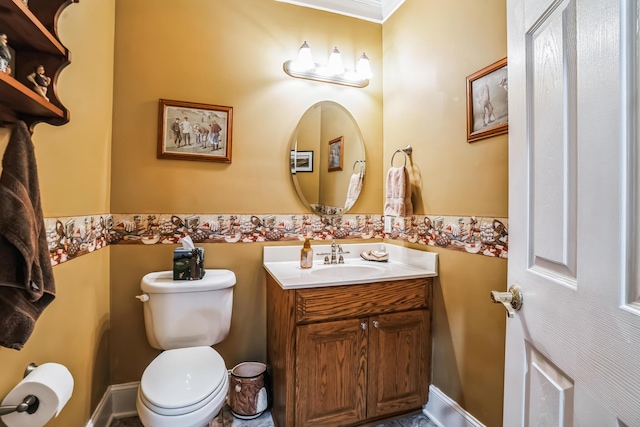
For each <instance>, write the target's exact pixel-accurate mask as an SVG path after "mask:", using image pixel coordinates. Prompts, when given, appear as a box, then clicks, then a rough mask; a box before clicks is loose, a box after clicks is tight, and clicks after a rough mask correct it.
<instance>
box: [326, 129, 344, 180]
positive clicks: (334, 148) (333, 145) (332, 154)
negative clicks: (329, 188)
mask: <svg viewBox="0 0 640 427" xmlns="http://www.w3.org/2000/svg"><path fill="white" fill-rule="evenodd" d="M343 162H344V137H343V136H341V137H339V138H336V139H332V140H331V141H329V172H333V171H341V170H342V166H343Z"/></svg>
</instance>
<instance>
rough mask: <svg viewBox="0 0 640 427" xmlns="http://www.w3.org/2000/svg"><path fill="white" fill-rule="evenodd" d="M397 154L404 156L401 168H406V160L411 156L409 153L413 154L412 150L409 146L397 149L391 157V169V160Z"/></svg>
mask: <svg viewBox="0 0 640 427" xmlns="http://www.w3.org/2000/svg"><path fill="white" fill-rule="evenodd" d="M398 153H402V154H404V165H402V167H406V166H407V158H408V157H409V156H410V155H411V153H413V148H412V147H411V146H410V145H407V146H406V147H404V148H398V149H397V150H396V151H395V152H394V153H393V155H392V156H391V167H393V158H394V157H395V156H396V154H398Z"/></svg>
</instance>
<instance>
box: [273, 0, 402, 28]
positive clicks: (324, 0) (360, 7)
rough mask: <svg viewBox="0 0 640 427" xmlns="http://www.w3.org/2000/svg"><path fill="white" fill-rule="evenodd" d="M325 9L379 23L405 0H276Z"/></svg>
mask: <svg viewBox="0 0 640 427" xmlns="http://www.w3.org/2000/svg"><path fill="white" fill-rule="evenodd" d="M276 1H279V2H281V3H289V4H294V5H297V6H302V7H310V8H312V9H318V10H324V11H326V12H331V13H337V14H340V15H345V16H350V17H352V18H357V19H363V20H365V21H370V22H375V23H378V24H381V23H383V22H384V21H386V20H387V18H389V17H390V16H391V15H392V14H393V13H394V12H395V11H396V10H397V9H398V7H400V5H402V3H404V1H405V0H276Z"/></svg>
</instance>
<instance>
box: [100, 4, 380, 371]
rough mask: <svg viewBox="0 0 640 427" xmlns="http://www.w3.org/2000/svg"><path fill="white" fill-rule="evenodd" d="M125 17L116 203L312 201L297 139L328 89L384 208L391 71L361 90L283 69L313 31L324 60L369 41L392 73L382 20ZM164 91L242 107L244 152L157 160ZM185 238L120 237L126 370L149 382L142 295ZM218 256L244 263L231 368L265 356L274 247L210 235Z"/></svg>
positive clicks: (163, 8) (237, 123)
mask: <svg viewBox="0 0 640 427" xmlns="http://www.w3.org/2000/svg"><path fill="white" fill-rule="evenodd" d="M116 23H117V24H116V41H115V46H116V47H115V55H116V63H115V87H114V122H113V152H112V165H113V171H114V173H113V175H112V193H111V196H112V197H111V212H114V213H162V212H171V213H221V214H224V213H236V214H242V213H274V214H277V213H302V212H305V208H304V206H303V205H302V204H301V203H300V202H299V201H298V199H297V197H296V196H295V192H294V190H293V186H292V184H291V178H290V177H289V150H290V146H289V141H290V137H291V134H292V133H293V131H294V130H295V128H296V125H297V122H298V120H299V118H300V117H302V115H303V113H304V112H305V111H306V110H307V109H308V108H309V107H310V106H312V105H313V104H315V103H317V102H319V101H322V100H332V101H335V102H338V103H340V104H342V105H343V106H345V107H346V108H347V109H348V110H349V111H350V112H351V114H352V115H353V116H354V118H355V119H356V121H357V122H358V124H359V125H360V127H361V129H362V132H363V137H364V140H365V142H366V144H367V156H369V158H368V159H367V160H368V161H369V160H370V161H371V165H372V166H371V168H368V172H369V173H370V175H371V176H372V177H373V178H372V179H371V180H369V181H367V183H366V186H367V188H368V191H367V194H365V195H364V196H363V200H362V201H360V200H359V201H358V205H357V208H358V209H359V210H360V212H377V211H379V210H380V207H381V206H382V190H381V180H380V179H379V178H380V177H381V174H382V172H381V163H382V160H381V152H382V81H381V79H380V78H379V77H378V78H377V79H374V80H373V81H372V83H371V84H370V85H369V86H368V87H367V88H365V89H356V88H347V87H344V86H339V85H331V84H326V83H318V82H311V81H307V80H301V79H294V78H291V77H289V76H288V75H286V74H285V73H284V71H283V70H282V64H283V63H284V62H285V61H287V60H289V59H291V58H295V56H296V55H297V51H298V48H299V47H300V45H301V44H302V42H303V41H305V40H306V41H307V42H308V43H309V45H310V46H311V49H312V52H313V54H314V56H315V58H316V62H325V61H326V59H327V58H328V54H329V52H330V50H331V49H332V48H333V46H336V45H337V46H339V48H340V50H341V52H342V54H343V57H344V59H345V62H346V64H345V65H346V66H347V67H349V68H353V66H354V63H355V59H356V58H357V56H358V55H359V54H361V51H366V52H367V55H368V56H369V57H370V58H371V61H372V64H373V72H374V73H375V74H376V75H378V76H380V75H381V74H382V58H381V56H382V54H381V46H382V39H381V37H382V28H381V26H380V25H377V24H373V23H370V22H365V21H362V20H356V19H353V18H348V17H343V16H338V15H335V14H330V13H327V12H322V11H317V10H313V9H308V8H301V7H298V6H293V5H289V4H283V3H279V2H275V1H264V0H242V1H237V0H216V1H213V2H204V1H196V0H183V1H181V2H180V3H179V4H178V3H176V2H175V1H169V0H136V1H119V2H117V6H116ZM349 61H351V63H349ZM159 98H165V99H173V100H181V101H190V102H202V103H208V104H216V105H224V106H231V107H233V109H234V110H233V114H234V117H233V159H232V163H231V164H221V163H209V162H193V161H181V160H180V161H177V160H158V159H157V158H156V145H157V134H156V129H157V120H158V99H159ZM320 167H322V166H320ZM342 203H344V200H343V201H342ZM172 249H173V248H172V247H152V248H151V247H147V246H130V247H122V246H114V247H113V248H111V252H112V263H111V267H112V268H111V277H112V302H111V307H112V313H111V314H112V319H113V324H112V339H113V341H112V347H113V352H112V363H113V371H112V380H113V382H114V383H120V382H126V381H138V380H139V379H140V376H141V374H142V370H143V368H144V366H146V364H147V363H148V362H149V361H150V360H151V358H152V356H153V355H154V354H157V351H155V350H153V349H152V348H151V347H150V346H149V344H148V343H147V341H146V338H145V337H144V324H143V318H142V307H141V306H140V304H139V303H137V301H136V300H135V299H133V297H134V296H135V295H136V294H137V293H138V292H139V284H140V279H141V278H142V276H143V275H144V274H145V273H147V272H150V271H153V270H159V269H170V268H171V267H172V255H171V250H172ZM205 266H206V267H214V266H215V267H224V268H228V269H230V270H232V271H234V272H235V273H236V274H237V276H238V283H237V285H236V288H235V299H234V311H233V318H232V319H233V325H232V329H231V332H230V334H229V337H228V338H227V339H226V340H225V341H224V342H223V343H221V344H220V345H217V346H216V348H217V349H218V350H220V352H221V353H222V355H223V357H224V358H225V361H226V363H227V365H228V367H229V368H230V367H232V366H233V364H235V363H237V362H240V361H244V360H251V359H256V360H262V361H264V360H265V359H266V336H265V334H266V331H265V327H264V325H265V319H266V314H265V310H266V308H265V298H264V293H263V289H264V284H265V278H264V273H263V271H262V246H261V245H260V244H241V243H240V244H235V245H230V244H211V245H205ZM132 331H133V332H132Z"/></svg>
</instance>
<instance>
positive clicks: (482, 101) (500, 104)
mask: <svg viewBox="0 0 640 427" xmlns="http://www.w3.org/2000/svg"><path fill="white" fill-rule="evenodd" d="M508 131H509V103H508V86H507V58H504V59H501V60H499V61H497V62H494V63H493V64H491V65H489V66H487V67H485V68H483V69H482V70H479V71H477V72H475V73H473V74H471V75H470V76H468V77H467V142H475V141H479V140H481V139H484V138H489V137H492V136H496V135H501V134H503V133H507V132H508Z"/></svg>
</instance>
